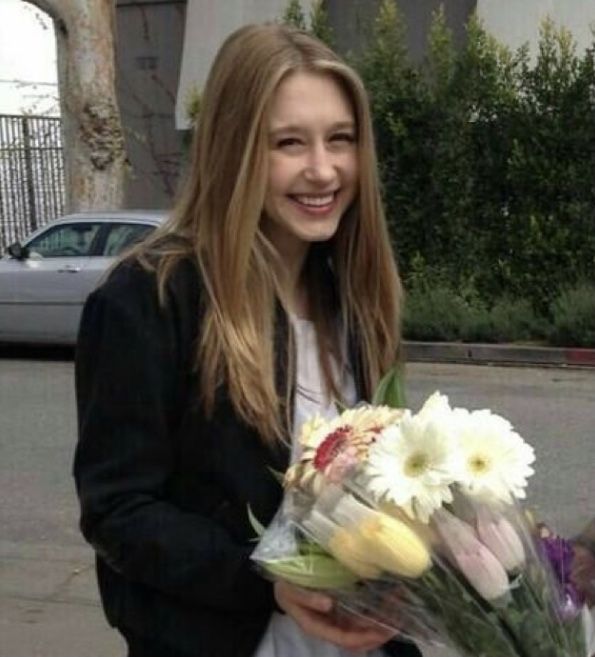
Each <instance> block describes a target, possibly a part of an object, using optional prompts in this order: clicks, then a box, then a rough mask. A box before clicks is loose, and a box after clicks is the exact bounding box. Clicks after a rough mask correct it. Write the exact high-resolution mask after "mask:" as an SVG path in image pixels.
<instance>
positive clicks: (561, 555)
mask: <svg viewBox="0 0 595 657" xmlns="http://www.w3.org/2000/svg"><path fill="white" fill-rule="evenodd" d="M541 546H542V548H543V553H544V555H545V557H546V558H547V560H548V562H549V563H550V565H551V566H552V570H553V571H554V574H555V576H556V580H557V582H558V584H559V586H560V589H559V590H560V603H559V610H560V613H561V615H562V617H563V618H565V619H571V618H574V617H575V616H576V615H577V614H578V612H579V611H580V609H581V607H582V605H583V603H584V598H583V596H582V595H581V593H580V592H579V591H578V589H577V588H576V586H575V585H574V583H573V582H572V580H571V573H572V560H573V559H574V549H573V547H572V543H571V542H570V541H568V540H566V539H565V538H562V537H560V536H544V537H542V538H541Z"/></svg>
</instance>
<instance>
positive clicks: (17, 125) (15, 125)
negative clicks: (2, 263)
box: [0, 115, 65, 253]
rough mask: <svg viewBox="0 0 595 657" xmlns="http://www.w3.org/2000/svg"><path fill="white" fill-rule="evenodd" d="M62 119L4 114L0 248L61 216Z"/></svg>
mask: <svg viewBox="0 0 595 657" xmlns="http://www.w3.org/2000/svg"><path fill="white" fill-rule="evenodd" d="M60 127H61V121H60V119H59V118H54V117H46V116H12V115H0V250H1V252H2V253H4V249H5V248H6V246H7V245H9V244H11V243H12V242H14V241H16V240H18V239H22V238H23V237H24V236H25V235H26V234H27V233H29V232H31V231H32V230H35V229H36V228H39V227H40V226H43V225H44V224H45V223H47V222H48V221H50V220H51V219H54V218H55V217H57V216H59V215H60V214H62V212H63V210H64V197H65V183H64V160H63V154H62V136H61V131H60Z"/></svg>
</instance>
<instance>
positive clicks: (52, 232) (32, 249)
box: [27, 223, 101, 258]
mask: <svg viewBox="0 0 595 657" xmlns="http://www.w3.org/2000/svg"><path fill="white" fill-rule="evenodd" d="M100 227H101V224H100V223H96V224H93V223H80V224H65V225H62V226H55V227H54V228H50V229H49V230H47V231H46V232H45V233H42V234H41V235H39V237H36V238H35V239H33V240H31V242H29V243H28V244H27V247H28V249H29V253H31V254H35V255H38V256H42V257H43V258H64V257H66V258H68V257H84V256H88V255H89V254H90V253H91V244H92V243H93V240H94V239H95V236H96V235H97V232H98V231H99V229H100Z"/></svg>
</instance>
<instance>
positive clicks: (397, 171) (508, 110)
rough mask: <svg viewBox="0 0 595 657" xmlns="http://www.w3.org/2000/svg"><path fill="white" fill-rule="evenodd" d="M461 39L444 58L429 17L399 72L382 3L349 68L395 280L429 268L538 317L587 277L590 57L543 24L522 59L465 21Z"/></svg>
mask: <svg viewBox="0 0 595 657" xmlns="http://www.w3.org/2000/svg"><path fill="white" fill-rule="evenodd" d="M467 36H468V38H467V43H466V46H465V47H464V48H463V49H462V50H459V51H457V50H455V48H454V46H453V44H452V39H451V35H450V32H449V30H448V29H447V27H446V25H445V21H444V17H443V15H442V14H441V13H438V14H436V15H435V17H434V21H433V25H432V29H431V32H430V35H429V44H428V45H429V48H428V56H427V58H426V61H425V62H424V63H423V65H421V66H417V67H416V66H413V65H412V64H411V63H410V61H409V60H408V57H407V51H406V47H405V42H404V26H403V23H402V20H401V18H400V16H399V14H398V13H397V10H396V8H395V3H394V2H384V3H383V4H382V6H381V9H380V14H379V16H378V18H377V20H376V23H375V27H374V35H373V38H371V39H370V40H369V43H370V45H369V47H368V49H367V50H366V51H365V52H364V53H363V54H362V55H361V56H360V57H359V58H358V59H357V60H354V64H355V65H356V66H357V68H358V69H359V70H360V72H361V74H362V76H363V78H364V80H365V82H366V86H367V87H368V89H369V91H370V95H371V101H372V107H373V113H374V118H375V129H376V136H377V142H378V150H379V159H380V163H381V170H382V179H383V184H384V194H385V201H386V206H387V210H388V217H389V221H390V226H391V231H392V234H393V236H394V242H395V246H396V249H397V253H398V256H399V261H400V266H401V271H402V274H403V277H404V279H405V281H406V282H407V283H409V281H410V279H411V277H412V276H414V275H415V274H416V271H417V273H419V263H420V262H421V263H426V266H427V264H431V265H432V268H433V269H439V270H440V272H441V277H442V278H441V280H442V281H443V282H446V283H447V284H448V285H449V286H450V287H452V288H453V289H455V290H464V289H469V288H473V289H474V290H475V291H476V292H477V294H478V295H479V296H480V297H481V298H482V299H483V300H484V302H485V304H486V305H487V306H493V305H494V304H496V303H497V302H498V300H499V299H501V298H503V297H507V298H512V299H518V298H521V299H525V300H528V301H529V302H530V304H531V306H532V307H533V308H534V309H535V310H536V311H537V312H538V313H540V314H542V315H544V316H545V315H548V313H549V309H550V304H551V302H552V300H553V299H554V298H555V297H556V295H557V294H558V293H559V292H560V290H562V289H565V288H568V287H572V286H573V285H575V284H577V283H578V281H581V280H590V281H593V280H594V276H595V275H594V273H593V272H594V271H595V66H594V49H593V48H591V49H589V50H587V51H586V52H585V53H584V54H583V53H581V54H577V52H576V50H575V46H574V44H573V42H572V39H571V37H570V35H569V34H568V33H567V32H566V31H564V30H558V29H556V28H555V27H554V25H553V24H552V23H551V22H545V23H544V24H543V26H542V30H541V40H540V44H539V54H538V56H537V58H536V60H535V61H533V62H531V61H530V59H529V57H528V53H527V49H526V48H522V49H520V50H518V51H516V52H511V51H509V50H507V49H506V48H505V47H503V46H502V45H500V44H499V43H497V42H496V41H495V40H494V39H493V38H492V37H491V36H490V35H488V34H487V33H486V31H485V30H484V29H483V27H482V26H481V24H480V23H479V22H478V20H477V19H475V18H473V19H472V20H471V21H470V23H469V25H468V29H467ZM416 267H417V270H416ZM422 268H423V267H422Z"/></svg>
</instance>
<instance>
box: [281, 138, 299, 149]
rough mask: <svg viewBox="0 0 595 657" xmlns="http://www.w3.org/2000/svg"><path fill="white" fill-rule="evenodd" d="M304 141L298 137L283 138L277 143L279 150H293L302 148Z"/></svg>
mask: <svg viewBox="0 0 595 657" xmlns="http://www.w3.org/2000/svg"><path fill="white" fill-rule="evenodd" d="M301 145H302V141H301V140H300V139H298V138H297V137H283V139H279V140H278V141H277V148H291V147H296V146H301Z"/></svg>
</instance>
